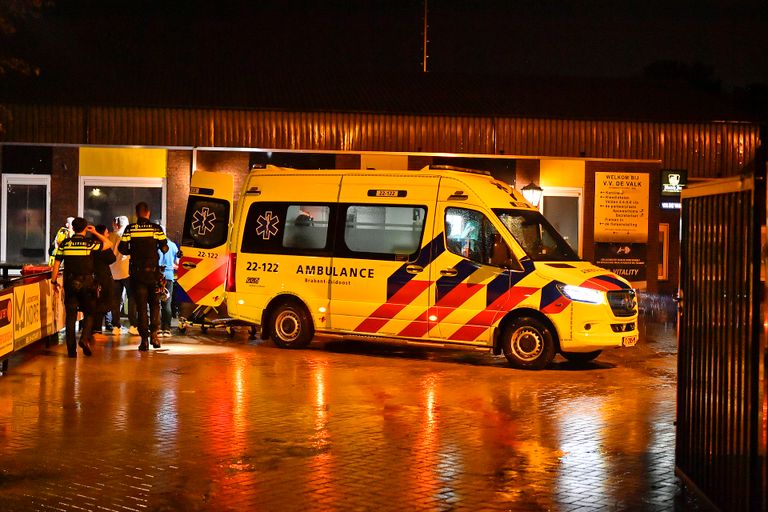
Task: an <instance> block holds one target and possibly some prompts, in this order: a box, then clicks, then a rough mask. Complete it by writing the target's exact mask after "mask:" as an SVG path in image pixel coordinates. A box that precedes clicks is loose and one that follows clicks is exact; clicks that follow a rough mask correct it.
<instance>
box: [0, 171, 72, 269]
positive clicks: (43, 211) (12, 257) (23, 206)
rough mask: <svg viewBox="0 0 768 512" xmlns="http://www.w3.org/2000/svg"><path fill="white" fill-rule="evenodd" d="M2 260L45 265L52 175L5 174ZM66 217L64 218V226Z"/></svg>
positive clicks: (62, 220)
mask: <svg viewBox="0 0 768 512" xmlns="http://www.w3.org/2000/svg"><path fill="white" fill-rule="evenodd" d="M2 187H3V192H2V201H3V202H2V220H1V221H0V222H2V248H1V249H0V260H2V261H8V262H11V263H21V264H23V263H32V264H42V263H47V261H48V245H49V243H50V242H49V237H48V233H49V231H50V220H49V217H48V212H49V211H50V202H49V197H50V194H49V190H50V187H51V178H50V176H35V175H26V174H3V179H2ZM64 222H66V219H61V225H62V226H63V225H64Z"/></svg>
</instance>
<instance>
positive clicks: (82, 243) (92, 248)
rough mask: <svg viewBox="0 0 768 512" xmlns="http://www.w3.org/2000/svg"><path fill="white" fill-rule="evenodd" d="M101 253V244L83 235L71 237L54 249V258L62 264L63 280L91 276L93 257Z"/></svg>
mask: <svg viewBox="0 0 768 512" xmlns="http://www.w3.org/2000/svg"><path fill="white" fill-rule="evenodd" d="M99 251H101V242H100V241H99V240H93V239H91V238H86V237H84V236H83V235H77V234H76V235H72V236H71V237H69V238H67V239H66V240H63V241H62V242H61V245H59V247H57V248H56V252H55V253H54V258H56V259H57V260H60V261H62V262H63V263H64V280H65V281H66V280H67V279H69V278H72V277H77V276H93V268H94V266H93V257H94V254H96V253H98V252H99Z"/></svg>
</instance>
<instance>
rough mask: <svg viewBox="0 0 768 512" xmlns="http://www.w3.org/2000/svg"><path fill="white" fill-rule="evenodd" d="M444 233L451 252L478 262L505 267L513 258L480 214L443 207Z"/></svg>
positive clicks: (484, 217) (486, 219) (496, 232)
mask: <svg viewBox="0 0 768 512" xmlns="http://www.w3.org/2000/svg"><path fill="white" fill-rule="evenodd" d="M445 233H446V246H447V249H448V250H449V251H450V252H452V253H454V254H458V255H459V256H463V257H464V258H467V259H469V260H472V261H475V262H477V263H482V264H483V265H493V266H495V267H507V266H508V265H509V264H510V263H511V259H512V258H514V257H513V255H512V250H511V249H510V248H509V245H507V243H506V242H505V241H504V238H503V237H502V236H501V234H500V233H499V231H498V230H497V229H496V228H495V227H494V226H493V224H491V221H490V220H488V218H487V217H486V216H485V215H483V214H482V213H480V212H477V211H474V210H468V209H466V208H446V209H445Z"/></svg>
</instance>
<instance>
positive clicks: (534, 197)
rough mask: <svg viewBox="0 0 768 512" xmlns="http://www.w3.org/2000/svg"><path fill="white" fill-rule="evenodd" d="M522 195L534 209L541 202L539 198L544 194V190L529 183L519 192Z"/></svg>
mask: <svg viewBox="0 0 768 512" xmlns="http://www.w3.org/2000/svg"><path fill="white" fill-rule="evenodd" d="M520 191H521V192H522V193H523V197H524V198H526V199H527V200H528V202H529V203H531V204H532V205H533V207H534V208H538V207H539V203H540V202H541V196H542V194H543V193H544V189H543V188H541V187H540V186H538V185H537V184H535V183H534V182H530V183H529V184H527V185H526V186H524V187H523V188H522V189H521V190H520Z"/></svg>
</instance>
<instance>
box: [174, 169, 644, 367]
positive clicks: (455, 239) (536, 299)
mask: <svg viewBox="0 0 768 512" xmlns="http://www.w3.org/2000/svg"><path fill="white" fill-rule="evenodd" d="M231 194H232V184H231V179H230V177H228V176H225V175H221V174H217V173H208V172H201V171H198V172H196V173H194V174H193V176H192V188H191V193H190V200H189V204H188V208H187V216H186V222H185V228H184V239H183V241H182V250H183V253H184V258H183V259H182V261H181V264H180V269H179V279H178V282H179V285H180V286H181V287H182V289H183V290H184V292H185V293H187V294H188V296H189V299H190V300H191V301H192V302H196V303H198V304H199V303H201V301H202V303H206V301H208V302H210V303H212V304H214V303H220V302H221V300H222V299H223V298H224V297H225V296H226V303H227V308H228V313H229V315H230V316H231V317H232V318H235V319H239V320H242V321H246V322H250V323H252V324H254V325H259V326H261V336H262V338H264V339H269V338H271V339H272V340H273V341H274V343H275V344H276V345H278V346H279V347H284V348H299V347H304V346H306V345H307V344H308V343H309V342H310V341H311V340H312V339H313V337H314V336H315V334H319V335H325V336H328V335H332V336H341V337H343V338H348V339H365V340H375V341H385V342H392V341H395V342H401V343H403V342H404V343H418V344H433V345H437V346H444V347H456V348H461V347H465V348H482V349H488V350H491V351H492V352H493V353H494V354H502V353H503V354H504V355H505V356H506V358H507V360H508V361H509V363H510V364H511V365H513V366H514V367H517V368H526V369H541V368H544V367H545V366H547V364H548V363H549V362H550V361H552V359H553V358H554V356H555V355H556V354H557V353H560V354H562V355H563V356H564V357H565V358H566V359H568V360H573V361H589V360H592V359H594V358H595V357H597V356H598V355H599V354H600V352H601V351H602V350H603V349H606V348H612V347H629V346H633V345H635V343H636V342H637V339H638V329H637V299H636V295H635V291H634V290H633V289H632V287H631V286H630V285H629V283H627V282H626V281H625V280H624V279H622V278H620V277H618V276H616V275H614V274H612V273H611V272H609V271H606V270H604V269H601V268H598V267H596V266H594V265H592V264H591V263H589V262H585V261H581V260H580V259H579V257H578V256H577V255H576V253H574V251H573V249H571V247H570V246H569V245H568V243H567V242H566V241H565V240H563V238H562V237H561V236H560V234H559V233H557V231H556V230H555V229H554V228H553V227H552V226H551V225H550V224H549V222H547V220H546V219H545V218H544V217H543V216H542V215H541V213H539V211H538V210H536V209H534V208H533V207H532V206H531V205H530V204H529V203H528V202H527V201H526V200H525V199H524V198H523V197H522V195H521V194H520V193H519V192H518V191H516V190H515V189H513V188H512V187H510V186H509V185H508V184H506V183H503V182H501V181H498V180H496V179H494V178H493V177H491V176H490V175H489V174H488V173H485V172H482V171H471V170H467V169H459V168H453V167H450V168H449V167H444V166H430V167H425V168H423V169H421V170H417V171H402V170H400V171H398V170H391V171H383V170H323V171H315V170H311V171H310V170H296V169H287V168H279V167H273V166H268V167H267V168H265V169H255V170H252V171H251V172H250V174H249V175H248V176H247V178H246V179H245V183H244V185H243V188H242V192H241V194H240V197H239V201H238V203H237V208H236V212H235V214H234V219H233V220H230V218H231V215H232V211H233V207H232V206H233V205H232V195H231ZM227 227H229V229H228V231H227ZM224 276H226V289H225V283H224ZM196 287H197V288H196Z"/></svg>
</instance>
